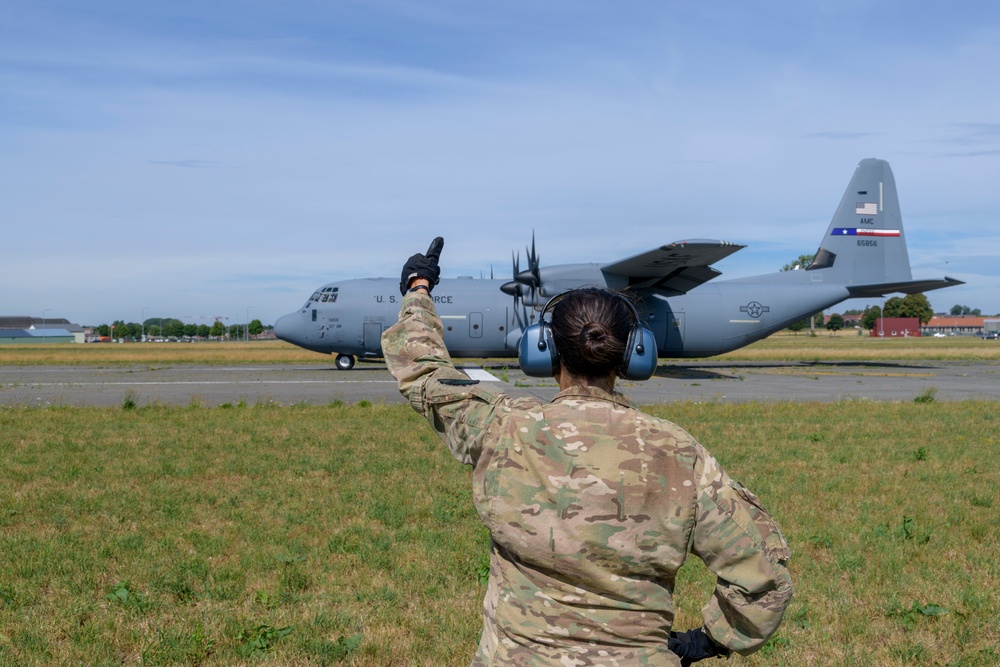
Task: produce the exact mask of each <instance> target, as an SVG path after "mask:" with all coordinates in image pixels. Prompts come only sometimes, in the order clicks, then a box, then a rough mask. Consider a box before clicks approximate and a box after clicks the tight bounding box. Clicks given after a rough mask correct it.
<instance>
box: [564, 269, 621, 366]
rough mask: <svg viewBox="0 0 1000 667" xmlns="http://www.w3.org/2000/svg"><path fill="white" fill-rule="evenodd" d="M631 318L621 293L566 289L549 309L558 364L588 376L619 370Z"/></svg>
mask: <svg viewBox="0 0 1000 667" xmlns="http://www.w3.org/2000/svg"><path fill="white" fill-rule="evenodd" d="M633 320H634V317H633V316H632V313H631V311H630V310H629V307H628V304H626V303H625V297H623V296H621V295H618V294H613V293H611V292H608V291H606V290H600V289H596V288H587V289H579V290H574V291H572V292H570V293H569V294H567V295H566V296H565V297H563V298H562V299H561V300H560V301H559V302H558V303H556V305H555V307H554V308H553V309H552V336H553V338H554V339H555V344H556V349H557V350H558V351H559V363H560V364H561V365H562V366H564V367H565V368H566V370H567V371H569V372H570V373H571V374H573V375H576V376H578V377H582V378H588V379H589V378H600V377H605V376H607V375H608V373H610V372H611V371H617V370H619V369H620V368H621V365H622V360H623V359H624V357H625V346H626V345H627V344H628V335H629V331H630V330H631V329H632V326H633V325H634V324H635V322H634V321H633Z"/></svg>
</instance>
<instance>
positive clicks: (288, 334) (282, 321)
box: [274, 313, 302, 345]
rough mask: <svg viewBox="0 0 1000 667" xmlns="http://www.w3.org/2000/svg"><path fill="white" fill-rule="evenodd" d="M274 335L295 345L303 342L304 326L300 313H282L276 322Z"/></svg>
mask: <svg viewBox="0 0 1000 667" xmlns="http://www.w3.org/2000/svg"><path fill="white" fill-rule="evenodd" d="M274 336H275V338H278V339H280V340H283V341H285V342H286V343H291V344H293V345H301V344H302V327H301V323H300V321H299V314H298V313H290V314H288V315H282V316H281V317H279V318H278V320H277V321H276V322H275V323H274Z"/></svg>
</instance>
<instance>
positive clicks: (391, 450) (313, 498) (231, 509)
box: [0, 341, 1000, 667]
mask: <svg viewBox="0 0 1000 667" xmlns="http://www.w3.org/2000/svg"><path fill="white" fill-rule="evenodd" d="M978 342H979V343H980V344H981V345H985V344H988V342H984V341H978ZM95 347H101V346H95ZM108 347H110V346H108ZM118 347H125V346H118ZM248 347H251V348H252V347H254V346H253V344H250V345H249V346H248ZM5 352H6V351H5ZM0 363H10V361H0ZM650 411H652V412H654V413H656V414H658V415H661V416H665V417H668V418H671V419H673V420H675V421H677V422H678V423H680V424H682V425H683V426H685V427H686V428H687V429H688V430H689V431H691V432H692V433H693V434H694V435H695V436H696V437H698V439H699V440H701V441H702V442H703V443H704V444H706V445H707V446H708V447H709V449H710V450H712V451H713V453H715V454H716V455H717V456H718V458H719V459H720V460H721V461H722V463H723V464H724V465H725V466H726V467H727V469H728V470H729V471H730V472H731V473H732V474H733V476H734V477H736V478H738V479H741V480H742V481H744V482H745V483H746V484H747V485H748V486H750V487H751V488H752V489H754V490H755V491H756V492H757V493H758V494H759V495H760V496H761V497H762V499H763V500H764V502H765V503H766V504H767V505H768V506H769V507H770V508H771V509H772V511H773V513H774V514H775V516H776V518H777V519H778V520H779V522H780V523H781V525H782V528H783V529H784V532H785V534H786V536H787V537H788V540H789V542H790V544H791V546H792V548H793V552H794V556H793V560H792V573H793V577H794V579H795V584H796V594H795V598H794V600H793V602H792V605H791V607H790V609H789V613H788V615H787V616H786V619H785V622H784V623H783V625H782V627H781V628H780V630H779V631H778V634H777V635H776V637H775V638H774V639H772V641H771V642H770V643H769V644H768V646H766V647H765V649H764V650H763V651H762V652H761V653H759V654H757V655H755V656H752V657H750V658H746V659H744V658H733V659H731V660H730V661H729V663H728V664H736V665H741V664H745V665H765V664H766V665H787V666H791V665H877V666H882V665H953V666H958V665H962V666H969V667H971V666H979V665H982V666H986V665H996V664H998V663H1000V625H998V621H997V619H998V617H1000V616H998V615H1000V590H998V589H1000V587H998V585H997V583H998V581H1000V571H998V570H1000V549H998V546H1000V545H998V536H1000V521H998V518H997V507H998V504H997V503H998V497H997V495H998V490H997V489H998V487H1000V484H998V481H1000V480H998V470H1000V455H998V454H1000V417H998V416H997V415H996V413H995V404H993V403H939V402H934V401H928V402H923V403H918V402H910V403H872V402H842V403H836V404H808V403H796V404H788V403H779V404H763V403H761V404H741V405H727V404H712V403H709V404H698V405H696V404H689V403H677V404H670V405H660V406H654V407H651V408H650ZM487 544H488V538H487V535H486V533H485V531H484V529H483V528H482V527H481V526H480V525H479V522H478V520H477V518H476V516H475V513H474V511H473V509H472V504H471V496H470V475H469V472H468V469H467V468H464V467H463V466H461V465H459V464H458V463H456V462H454V461H453V460H452V459H451V458H450V456H449V455H448V454H446V453H445V452H444V449H443V446H442V445H441V444H440V443H439V442H438V441H437V439H436V438H435V437H434V436H433V434H432V433H431V432H430V429H429V428H428V427H427V425H426V424H425V423H424V422H423V421H422V420H421V419H420V418H419V417H417V416H416V415H415V414H414V413H412V411H410V409H409V408H408V407H407V406H403V405H391V406H388V405H370V404H366V403H363V402H362V403H359V404H357V405H341V404H333V405H329V406H323V407H317V406H303V405H294V406H287V407H280V406H273V405H249V406H244V405H233V406H222V407H213V408H205V407H196V406H190V407H177V408H175V407H164V406H149V407H138V408H127V407H126V406H125V405H123V406H122V407H117V408H102V409H97V408H93V409H92V408H57V409H52V408H50V409H41V408H0V664H2V665H50V664H61V665H69V664H73V665H75V664H84V665H122V664H126V665H138V664H143V665H146V664H149V665H170V664H193V665H233V664H247V665H250V664H268V665H302V664H317V665H322V664H345V665H366V666H367V665H456V666H457V665H466V664H468V662H469V660H470V659H471V656H472V653H473V651H474V647H475V644H476V641H477V637H478V632H479V623H480V622H479V605H480V599H481V596H482V594H483V590H484V586H483V577H484V575H485V571H486V570H485V567H486V562H487ZM710 590H711V578H710V577H709V576H708V573H707V572H706V571H705V570H704V568H703V567H701V566H700V564H698V563H696V562H689V564H688V565H685V567H684V569H683V570H682V576H681V578H680V581H679V585H678V591H677V597H678V602H679V618H678V627H681V628H685V627H690V626H694V625H696V624H698V623H699V615H698V610H699V608H700V606H701V604H702V603H703V602H704V600H706V599H707V596H708V594H709V591H710ZM713 664H715V662H714V661H713ZM719 664H723V663H719Z"/></svg>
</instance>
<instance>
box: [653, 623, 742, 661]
mask: <svg viewBox="0 0 1000 667" xmlns="http://www.w3.org/2000/svg"><path fill="white" fill-rule="evenodd" d="M667 648H669V649H670V650H671V651H673V652H674V653H676V654H677V655H679V656H680V657H681V667H689V665H691V664H692V663H695V662H698V661H699V660H704V659H705V658H712V657H715V656H719V657H720V658H721V657H724V656H727V655H729V650H728V649H725V648H723V647H721V646H719V645H718V644H716V643H715V642H713V641H712V640H711V638H709V636H708V633H707V632H705V630H704V629H703V628H697V629H695V630H687V631H685V632H674V631H672V630H671V632H670V639H668V640H667Z"/></svg>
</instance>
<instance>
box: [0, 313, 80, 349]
mask: <svg viewBox="0 0 1000 667" xmlns="http://www.w3.org/2000/svg"><path fill="white" fill-rule="evenodd" d="M85 340H86V335H85V334H84V331H83V327H81V326H80V325H79V324H73V323H72V322H70V321H69V320H67V319H63V318H61V317H46V318H40V317H28V316H21V315H14V316H0V343H83V342H84V341H85Z"/></svg>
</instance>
